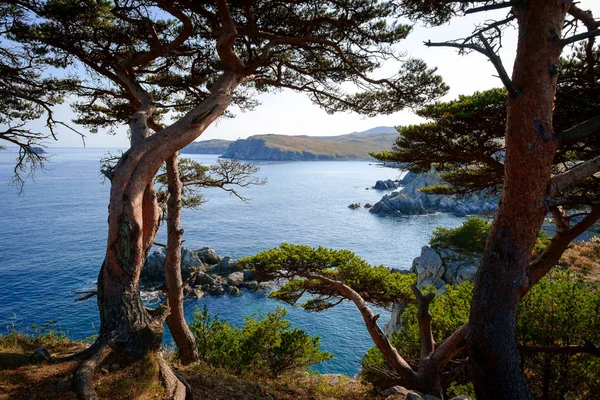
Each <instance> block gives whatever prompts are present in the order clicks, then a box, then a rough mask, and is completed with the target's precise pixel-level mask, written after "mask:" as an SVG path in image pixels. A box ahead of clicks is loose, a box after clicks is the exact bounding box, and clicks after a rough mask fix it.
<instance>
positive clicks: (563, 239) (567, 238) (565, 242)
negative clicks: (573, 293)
mask: <svg viewBox="0 0 600 400" xmlns="http://www.w3.org/2000/svg"><path fill="white" fill-rule="evenodd" d="M598 219H600V204H599V205H595V206H594V207H592V209H591V211H590V212H589V213H588V214H587V216H586V217H585V218H583V219H582V220H581V221H579V222H578V223H577V224H576V225H575V226H573V227H571V228H570V229H569V230H568V232H566V233H558V232H557V234H556V235H555V236H554V237H553V238H552V240H550V243H549V244H548V246H547V247H546V249H545V250H544V252H543V253H542V255H541V256H540V257H539V258H538V259H537V260H535V261H533V262H532V263H531V264H530V265H529V270H528V271H527V276H528V278H529V282H527V283H526V285H525V286H524V287H523V288H521V296H524V295H525V293H527V292H528V291H529V290H530V289H531V287H532V286H533V285H535V284H536V283H537V282H538V281H539V280H540V279H542V277H543V276H544V275H546V274H547V273H548V271H550V269H551V268H552V267H554V266H555V265H556V264H558V261H559V260H560V258H561V257H562V255H563V253H564V251H565V250H566V249H567V248H568V247H569V244H570V243H571V241H572V240H573V239H575V238H576V237H577V236H579V235H581V234H582V233H583V232H585V231H586V230H587V229H589V228H590V227H591V226H592V225H594V223H595V222H596V221H597V220H598Z"/></svg>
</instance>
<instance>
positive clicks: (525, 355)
mask: <svg viewBox="0 0 600 400" xmlns="http://www.w3.org/2000/svg"><path fill="white" fill-rule="evenodd" d="M599 289H600V284H599V283H598V282H595V283H584V282H582V281H580V280H579V279H577V278H576V277H575V276H574V275H571V274H569V273H568V272H564V271H559V270H553V271H552V272H551V273H550V274H549V275H548V276H546V277H544V278H543V279H542V280H541V281H540V282H539V283H538V284H537V285H535V286H534V287H533V288H532V290H531V291H530V292H529V293H528V294H527V295H526V296H525V297H524V298H523V300H522V301H521V304H520V305H519V313H518V324H517V338H518V340H519V342H520V343H522V344H524V345H532V346H569V345H577V346H580V345H584V344H585V343H592V344H596V345H598V344H600V290H599ZM521 357H522V360H521V363H522V367H523V370H524V373H525V376H526V377H527V384H528V387H529V390H531V392H532V393H533V394H534V395H535V396H536V397H537V398H547V399H564V398H568V399H592V398H597V394H598V393H600V358H598V357H597V356H593V355H591V354H587V353H578V354H549V353H537V352H535V353H534V352H521ZM544 381H546V382H547V385H546V387H544Z"/></svg>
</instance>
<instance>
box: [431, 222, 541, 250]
mask: <svg viewBox="0 0 600 400" xmlns="http://www.w3.org/2000/svg"><path fill="white" fill-rule="evenodd" d="M491 227H492V224H491V223H490V222H488V221H487V220H485V219H483V218H479V217H469V219H467V220H466V221H465V222H464V223H463V224H462V225H461V226H459V227H457V228H454V229H448V228H442V227H439V228H435V230H434V231H433V233H432V234H431V239H429V244H430V245H431V247H449V246H454V247H457V248H458V249H460V250H464V251H468V252H476V253H480V252H482V251H483V249H484V248H485V242H486V241H487V237H488V234H489V233H490V228H491ZM550 239H552V238H551V236H550V235H548V234H547V233H546V232H545V231H543V230H541V231H540V233H539V234H538V237H537V240H536V242H535V247H534V249H533V256H532V257H533V258H536V257H539V256H540V255H541V254H542V253H543V252H544V249H545V248H546V246H547V245H548V243H550Z"/></svg>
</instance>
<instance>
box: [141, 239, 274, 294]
mask: <svg viewBox="0 0 600 400" xmlns="http://www.w3.org/2000/svg"><path fill="white" fill-rule="evenodd" d="M166 256H167V252H166V249H165V248H159V249H158V250H155V251H153V252H152V253H151V254H150V255H149V256H148V258H146V262H145V263H144V266H143V268H142V274H141V276H140V282H141V284H142V285H143V287H144V289H145V290H166V281H165V260H166ZM181 277H182V279H183V282H184V288H183V292H184V295H185V296H186V297H188V296H191V297H196V298H200V297H202V296H204V294H206V293H208V294H210V295H213V296H220V295H223V294H225V293H227V294H229V295H233V296H235V295H239V294H241V289H242V288H246V289H248V290H250V291H253V292H254V291H257V290H264V289H266V288H267V285H265V284H264V283H259V282H258V281H257V280H256V278H255V276H254V273H253V272H252V271H250V270H248V269H243V268H242V267H241V266H240V265H239V264H238V262H237V260H236V259H234V258H232V257H229V256H226V257H221V256H219V255H218V254H217V252H216V251H215V250H214V249H211V248H208V247H203V248H201V249H197V250H192V249H189V248H185V247H184V248H183V249H181Z"/></svg>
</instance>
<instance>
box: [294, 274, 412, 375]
mask: <svg viewBox="0 0 600 400" xmlns="http://www.w3.org/2000/svg"><path fill="white" fill-rule="evenodd" d="M305 277H306V278H308V279H317V280H319V281H321V282H324V283H327V284H328V285H330V286H331V287H333V288H334V289H335V290H336V291H337V292H339V293H340V294H341V295H342V296H344V297H345V298H347V299H348V300H351V301H352V302H353V303H354V305H355V306H356V308H358V310H359V311H360V313H361V314H362V316H363V319H364V321H365V324H366V326H367V330H368V331H369V334H370V335H371V338H372V339H373V342H374V343H375V345H376V346H377V348H379V349H380V350H381V352H382V353H383V355H384V356H385V358H386V359H387V360H388V361H389V363H390V364H391V365H392V366H393V367H394V370H395V371H396V372H397V373H398V374H399V375H400V374H402V375H401V378H402V379H403V380H405V381H406V382H413V383H414V382H416V380H417V374H416V373H415V371H413V369H412V368H411V367H410V365H409V364H408V363H407V362H406V361H405V360H404V359H403V358H402V357H401V356H400V354H398V351H397V350H396V348H395V347H394V346H393V345H392V344H391V343H390V341H389V339H388V337H387V335H386V334H385V333H384V332H383V330H382V329H381V328H380V327H379V325H378V324H377V318H376V316H375V314H374V313H373V311H372V310H371V309H370V308H369V306H368V305H367V303H366V302H365V300H364V299H363V298H362V296H361V295H360V294H358V293H357V292H356V291H355V290H354V289H352V288H351V287H349V286H347V285H345V284H343V283H342V282H339V281H336V280H333V279H330V278H327V277H324V276H322V275H318V274H312V273H308V274H306V275H305Z"/></svg>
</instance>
